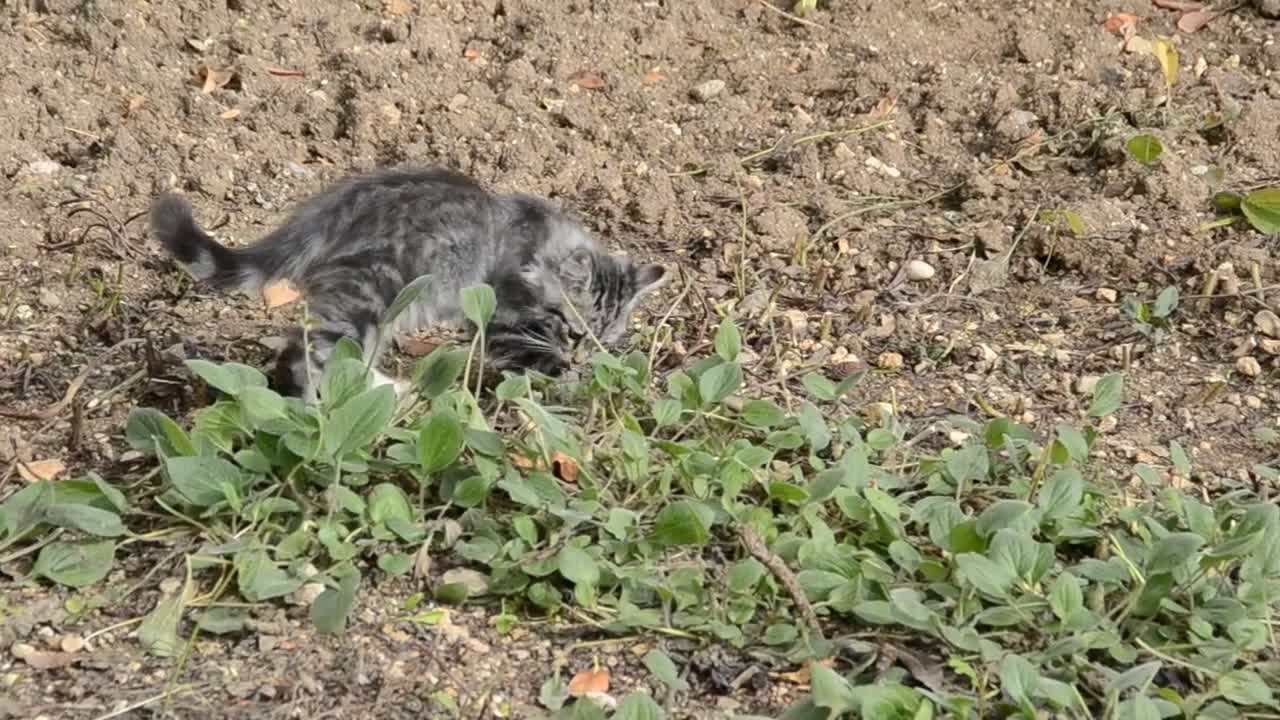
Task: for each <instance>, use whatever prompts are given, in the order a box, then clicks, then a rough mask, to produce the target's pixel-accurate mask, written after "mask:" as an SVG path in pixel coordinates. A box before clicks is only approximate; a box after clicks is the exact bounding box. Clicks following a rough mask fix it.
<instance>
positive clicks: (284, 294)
mask: <svg viewBox="0 0 1280 720" xmlns="http://www.w3.org/2000/svg"><path fill="white" fill-rule="evenodd" d="M262 299H263V300H264V301H265V302H266V303H267V307H268V308H277V307H280V306H281V305H288V304H289V303H291V302H293V301H294V300H297V299H298V291H297V290H295V289H294V287H293V285H290V284H289V281H288V280H279V281H277V282H274V283H271V284H270V285H267V286H266V287H264V288H262Z"/></svg>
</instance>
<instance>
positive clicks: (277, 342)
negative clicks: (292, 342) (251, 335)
mask: <svg viewBox="0 0 1280 720" xmlns="http://www.w3.org/2000/svg"><path fill="white" fill-rule="evenodd" d="M258 344H259V345H261V346H262V347H264V348H266V349H268V350H275V351H276V352H280V351H282V350H284V349H285V347H286V346H288V344H289V339H288V338H284V337H280V336H279V335H267V336H266V337H260V338H258Z"/></svg>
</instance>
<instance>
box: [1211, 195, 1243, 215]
mask: <svg viewBox="0 0 1280 720" xmlns="http://www.w3.org/2000/svg"><path fill="white" fill-rule="evenodd" d="M1243 203H1244V196H1243V195H1241V194H1240V193H1238V192H1231V191H1230V190H1219V191H1218V192H1216V193H1214V194H1213V206H1214V207H1215V208H1217V209H1219V210H1221V211H1222V212H1229V213H1234V212H1242V211H1241V209H1240V206H1241V205H1242V204H1243Z"/></svg>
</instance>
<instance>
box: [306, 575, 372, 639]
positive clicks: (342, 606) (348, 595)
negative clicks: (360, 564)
mask: <svg viewBox="0 0 1280 720" xmlns="http://www.w3.org/2000/svg"><path fill="white" fill-rule="evenodd" d="M359 587H360V571H359V570H357V569H355V568H354V567H351V566H347V568H346V572H344V573H343V574H342V575H341V576H340V577H339V578H338V587H336V588H332V587H329V588H325V590H324V592H322V593H320V596H319V597H317V598H316V600H315V602H314V603H312V605H311V622H312V624H314V625H315V626H316V629H317V630H319V631H320V632H322V633H327V634H330V635H340V634H342V632H343V631H344V630H346V628H347V616H348V615H350V614H351V608H353V607H355V604H356V590H358V589H359Z"/></svg>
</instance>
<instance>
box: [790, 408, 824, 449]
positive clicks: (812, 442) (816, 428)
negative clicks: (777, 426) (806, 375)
mask: <svg viewBox="0 0 1280 720" xmlns="http://www.w3.org/2000/svg"><path fill="white" fill-rule="evenodd" d="M796 421H797V422H798V423H799V424H800V430H801V432H803V433H804V436H805V439H806V440H808V441H809V447H811V448H813V451H814V452H822V451H823V450H826V449H827V446H829V445H830V444H831V429H830V428H828V427H827V421H826V418H824V417H823V416H822V413H821V412H820V411H819V410H818V408H817V407H816V406H815V405H814V404H813V403H811V402H808V401H805V402H802V403H800V412H799V413H797V414H796Z"/></svg>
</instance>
